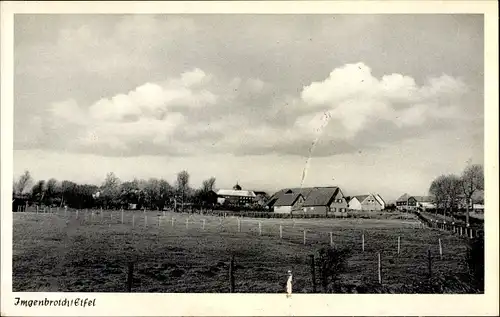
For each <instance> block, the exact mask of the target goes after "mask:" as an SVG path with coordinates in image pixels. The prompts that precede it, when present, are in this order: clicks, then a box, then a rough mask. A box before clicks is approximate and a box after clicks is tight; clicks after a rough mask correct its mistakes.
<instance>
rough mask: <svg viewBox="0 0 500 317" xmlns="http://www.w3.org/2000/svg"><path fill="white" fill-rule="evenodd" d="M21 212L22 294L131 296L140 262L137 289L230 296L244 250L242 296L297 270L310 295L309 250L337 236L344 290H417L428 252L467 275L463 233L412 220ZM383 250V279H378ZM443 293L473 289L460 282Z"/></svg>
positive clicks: (445, 268) (18, 285) (16, 248)
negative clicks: (345, 259)
mask: <svg viewBox="0 0 500 317" xmlns="http://www.w3.org/2000/svg"><path fill="white" fill-rule="evenodd" d="M146 216H147V225H146V222H145V218H146ZM13 217H14V227H13V229H14V230H13V231H14V236H13V291H35V292H36V291H46V292H51V291H59V292H124V291H126V282H127V281H126V279H127V263H128V262H130V261H132V262H134V263H135V267H134V281H133V289H132V291H133V292H161V293H164V292H209V293H220V292H229V278H228V268H229V261H230V257H231V254H234V255H235V260H236V270H235V279H236V292H246V293H262V292H266V293H282V292H284V291H285V284H286V280H287V271H288V270H292V272H293V279H294V285H293V288H294V292H295V293H310V292H312V282H311V275H310V266H309V262H308V261H309V260H308V255H309V254H312V253H315V252H316V251H317V250H318V249H319V248H320V247H322V246H325V245H328V244H329V243H330V232H332V234H333V241H334V244H336V245H339V246H340V245H341V246H347V247H350V248H351V249H352V251H353V252H352V256H351V258H350V259H349V263H348V269H347V271H346V272H345V273H344V274H342V276H341V282H342V285H343V290H342V291H343V292H349V293H351V292H370V293H373V292H382V293H405V292H410V293H412V292H415V289H414V288H408V285H416V284H418V283H421V282H422V281H423V280H427V278H426V274H427V270H428V269H427V250H428V249H430V250H431V253H432V257H433V268H432V269H433V274H434V276H447V277H450V276H451V277H457V276H460V275H462V274H464V272H465V271H466V268H465V266H464V263H463V258H464V256H465V252H466V241H465V240H464V239H463V238H459V237H457V236H453V235H451V234H450V233H446V232H441V231H437V230H429V229H420V228H418V226H417V225H416V224H418V223H417V222H416V220H412V219H407V220H399V219H394V220H391V219H374V220H372V219H252V218H242V219H240V224H241V232H238V219H237V218H233V217H230V218H225V219H223V218H218V217H212V216H202V215H197V214H196V215H188V214H179V213H169V212H167V213H166V216H165V217H164V216H163V214H162V213H161V212H146V213H144V212H139V211H138V212H125V213H124V223H123V224H122V223H121V214H120V212H119V211H115V212H112V213H111V212H109V211H105V212H103V213H102V214H100V213H99V212H98V211H95V212H94V217H92V212H91V211H88V212H87V213H85V212H83V211H79V212H78V219H77V218H76V212H75V211H68V212H67V214H65V212H64V211H59V213H58V214H50V213H47V214H42V213H39V214H36V213H13ZM172 217H174V218H175V222H174V226H172V222H171V219H172ZM132 218H134V226H132ZM186 219H189V222H188V228H186ZM203 219H205V229H203ZM158 221H160V226H158ZM259 221H260V222H261V228H262V235H259V226H258V223H259ZM280 224H281V226H282V229H283V239H280V238H279V227H280ZM304 230H306V238H307V240H306V244H305V245H304V244H303V232H304ZM362 234H364V237H365V251H364V252H363V251H362V250H361V249H362V247H361V239H362V238H361V237H362ZM398 236H399V237H400V238H401V253H400V254H399V255H398V254H397V238H398ZM438 239H441V242H442V245H443V259H440V256H439V247H438ZM378 252H380V253H381V262H382V284H383V285H378V273H377V254H378ZM442 292H455V293H460V292H471V290H470V289H467V288H463V287H462V288H456V287H455V288H451V289H450V288H448V289H444V290H443V291H442Z"/></svg>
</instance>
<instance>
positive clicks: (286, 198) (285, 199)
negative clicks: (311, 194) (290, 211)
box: [274, 194, 302, 206]
mask: <svg viewBox="0 0 500 317" xmlns="http://www.w3.org/2000/svg"><path fill="white" fill-rule="evenodd" d="M299 197H302V195H301V194H284V195H281V196H280V197H278V200H277V201H276V202H275V203H274V206H293V204H295V202H296V201H297V199H299Z"/></svg>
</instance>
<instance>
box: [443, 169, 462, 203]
mask: <svg viewBox="0 0 500 317" xmlns="http://www.w3.org/2000/svg"><path fill="white" fill-rule="evenodd" d="M444 185H445V187H444V188H445V192H446V197H447V203H448V208H449V210H450V212H453V210H455V208H456V207H457V206H458V202H459V198H460V187H461V181H460V177H458V176H456V175H453V174H450V175H448V176H447V177H446V182H445V183H444Z"/></svg>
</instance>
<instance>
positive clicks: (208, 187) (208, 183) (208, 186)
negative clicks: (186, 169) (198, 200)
mask: <svg viewBox="0 0 500 317" xmlns="http://www.w3.org/2000/svg"><path fill="white" fill-rule="evenodd" d="M214 188H215V177H210V178H209V179H206V180H204V181H203V183H202V185H201V190H202V191H203V192H204V193H208V192H209V191H212V190H214Z"/></svg>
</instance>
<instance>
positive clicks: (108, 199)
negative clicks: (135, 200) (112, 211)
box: [99, 172, 120, 208]
mask: <svg viewBox="0 0 500 317" xmlns="http://www.w3.org/2000/svg"><path fill="white" fill-rule="evenodd" d="M99 196H100V199H101V200H102V202H103V203H104V206H105V207H106V208H108V207H116V206H117V205H119V198H120V179H119V178H118V177H117V176H116V175H115V174H114V173H113V172H110V173H108V174H107V175H106V179H105V180H104V183H103V184H102V186H101V193H100V195H99Z"/></svg>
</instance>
